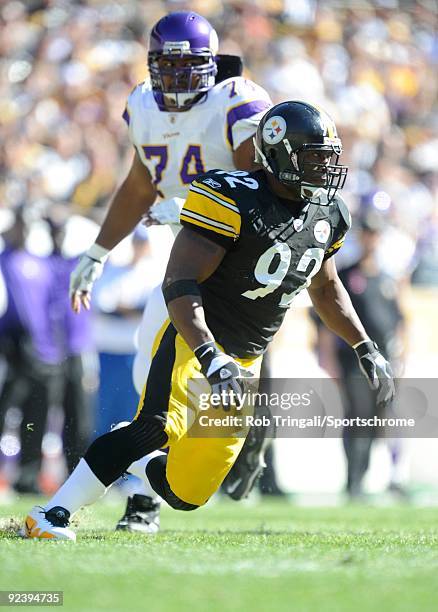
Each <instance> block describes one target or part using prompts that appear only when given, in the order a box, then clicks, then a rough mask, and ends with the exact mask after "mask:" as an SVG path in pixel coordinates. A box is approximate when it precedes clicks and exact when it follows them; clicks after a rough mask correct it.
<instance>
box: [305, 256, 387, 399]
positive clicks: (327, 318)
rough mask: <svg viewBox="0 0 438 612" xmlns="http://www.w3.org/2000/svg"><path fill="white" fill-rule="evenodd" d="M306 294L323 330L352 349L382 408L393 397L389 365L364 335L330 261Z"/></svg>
mask: <svg viewBox="0 0 438 612" xmlns="http://www.w3.org/2000/svg"><path fill="white" fill-rule="evenodd" d="M308 292H309V295H310V299H311V300H312V303H313V306H314V308H315V310H316V312H317V313H318V315H319V317H320V318H321V320H322V322H323V323H324V324H325V325H326V327H328V328H329V329H331V330H332V331H333V332H334V333H335V334H337V335H338V336H340V337H341V338H342V339H343V340H345V342H347V343H348V344H349V345H350V346H351V347H352V348H353V349H354V350H355V352H356V356H357V358H358V360H359V366H360V368H361V370H362V372H363V374H364V376H365V377H366V378H367V380H368V382H369V384H370V386H371V388H373V389H375V390H376V391H377V402H378V404H379V405H380V406H381V407H382V408H383V407H385V406H386V405H387V404H389V403H390V402H391V401H392V400H393V399H394V394H395V388H394V382H393V374H392V371H391V366H390V365H389V363H388V362H387V361H386V359H385V358H384V357H383V355H382V354H381V353H380V351H379V348H378V346H377V345H376V343H375V342H373V341H372V340H371V339H370V337H369V336H368V334H367V333H366V331H365V328H364V326H363V325H362V323H361V321H360V319H359V317H358V315H357V313H356V311H355V309H354V307H353V304H352V303H351V300H350V296H349V295H348V292H347V290H346V289H345V287H344V285H343V284H342V282H341V279H340V278H339V276H338V273H337V271H336V264H335V261H334V259H333V258H330V259H328V260H326V261H325V262H324V264H323V265H322V267H321V270H320V271H319V272H318V273H317V274H315V276H314V277H313V279H312V282H311V284H310V287H309V289H308Z"/></svg>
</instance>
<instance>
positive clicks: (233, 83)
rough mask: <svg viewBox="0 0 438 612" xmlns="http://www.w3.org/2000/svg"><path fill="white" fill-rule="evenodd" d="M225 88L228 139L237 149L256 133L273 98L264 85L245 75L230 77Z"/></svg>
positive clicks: (234, 148)
mask: <svg viewBox="0 0 438 612" xmlns="http://www.w3.org/2000/svg"><path fill="white" fill-rule="evenodd" d="M225 88H226V92H227V93H226V95H227V96H228V105H227V114H226V134H227V141H228V143H229V145H230V146H231V148H232V149H233V151H235V150H236V149H237V148H238V147H239V146H240V145H241V144H242V142H243V141H244V140H247V139H248V138H250V137H251V136H253V135H254V134H255V132H256V130H257V126H258V124H259V121H260V119H261V118H262V116H263V115H264V113H265V112H266V111H267V110H268V108H270V107H271V106H272V100H271V98H270V97H269V95H268V93H267V92H266V91H265V90H264V89H263V88H262V87H260V86H259V85H256V83H253V82H252V81H250V80H248V79H244V78H243V77H235V78H234V79H230V80H229V81H228V82H227V84H226V86H225Z"/></svg>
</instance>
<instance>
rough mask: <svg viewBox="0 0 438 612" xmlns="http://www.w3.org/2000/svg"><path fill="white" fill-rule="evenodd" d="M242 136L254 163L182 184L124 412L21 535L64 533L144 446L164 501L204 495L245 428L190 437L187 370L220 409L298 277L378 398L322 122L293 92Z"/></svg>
mask: <svg viewBox="0 0 438 612" xmlns="http://www.w3.org/2000/svg"><path fill="white" fill-rule="evenodd" d="M255 148H256V152H257V153H256V161H258V162H259V163H260V165H261V169H260V170H258V171H255V172H250V173H247V172H243V171H235V172H225V171H222V170H215V171H211V172H208V173H207V174H205V175H202V176H200V177H198V179H197V180H196V181H194V182H193V183H192V186H191V189H190V192H189V196H188V198H187V201H186V203H185V206H184V208H183V210H182V213H181V223H182V225H183V229H182V230H181V232H180V233H179V235H178V237H177V239H176V241H175V244H174V246H173V249H172V253H171V256H170V260H169V264H168V268H167V272H166V277H165V280H164V283H163V293H164V296H165V299H166V303H167V306H168V311H169V316H170V320H169V321H167V322H166V324H165V325H164V326H163V328H162V329H161V331H160V333H159V334H158V336H157V338H156V342H155V348H154V353H153V359H152V365H151V369H150V372H149V377H148V380H147V383H146V387H145V390H144V393H143V396H142V397H141V399H140V403H139V406H138V411H137V415H136V417H135V419H134V421H133V422H132V423H131V424H130V425H129V426H127V427H124V428H122V429H119V430H117V431H113V432H111V433H108V434H105V435H104V436H102V437H100V438H98V439H97V440H95V441H94V442H93V444H92V445H91V446H90V448H89V449H88V451H87V453H86V455H85V457H84V459H83V460H81V462H80V463H79V465H78V467H77V468H76V470H75V471H74V472H73V474H72V475H71V476H70V478H69V479H68V480H67V482H66V483H65V484H64V485H63V486H62V487H61V489H60V490H59V491H58V493H56V494H55V496H54V497H53V498H52V500H51V501H50V502H49V503H48V505H47V506H46V507H45V508H43V509H42V508H34V509H33V510H32V511H31V512H30V514H29V515H28V517H27V518H26V524H25V532H26V534H27V536H28V537H43V538H64V539H74V537H75V536H74V533H73V532H72V531H71V530H70V529H69V527H68V521H69V518H70V515H71V514H72V513H73V512H75V511H76V510H78V508H79V507H80V506H82V505H85V504H89V503H92V502H93V501H95V499H97V498H98V497H99V496H100V495H102V494H103V493H104V492H105V489H106V487H108V486H110V485H111V484H112V483H113V482H114V481H115V480H116V479H117V478H119V477H120V476H121V474H123V472H125V471H126V470H127V469H128V468H129V466H130V465H131V464H133V463H134V462H135V461H137V460H139V459H140V458H142V457H143V456H144V455H147V454H149V455H148V456H149V457H150V459H149V461H148V463H147V467H146V471H145V475H144V477H145V478H147V479H148V480H149V482H150V484H151V485H152V487H153V488H154V489H155V490H156V491H157V493H158V494H159V495H161V497H163V499H165V500H166V501H167V503H168V504H169V505H171V506H172V507H173V508H175V509H179V510H193V509H196V508H198V507H199V506H201V505H203V504H205V503H206V501H207V500H208V499H209V498H210V497H211V495H213V493H214V492H215V491H216V490H217V489H218V487H219V486H220V484H221V483H222V482H223V480H224V478H225V477H226V475H227V473H228V472H229V470H230V468H231V466H232V465H233V463H234V462H235V461H236V458H237V456H238V455H239V453H240V451H241V450H242V447H243V444H244V439H245V436H243V437H242V436H240V437H239V436H238V435H236V434H237V433H238V431H239V428H238V426H236V428H235V429H233V428H232V427H231V430H230V431H229V433H228V434H227V435H226V436H224V437H221V436H217V435H213V436H211V437H208V436H204V437H200V436H197V435H194V433H193V428H194V427H195V425H196V424H197V423H198V422H197V421H196V416H197V415H198V413H199V410H200V406H199V403H198V402H197V398H193V395H192V392H191V391H190V390H189V388H188V387H189V381H192V380H193V379H195V380H196V381H199V384H201V386H202V381H204V385H205V386H207V387H209V388H211V390H212V391H213V392H214V393H219V394H220V397H221V399H222V407H220V408H218V409H217V412H216V414H222V413H223V414H226V410H227V409H229V408H230V406H229V403H230V402H229V401H228V400H230V398H231V392H239V390H240V389H241V378H242V377H243V376H248V375H252V376H253V377H257V375H258V372H259V369H260V363H261V356H262V354H263V352H264V351H265V350H266V347H267V346H268V344H269V342H270V341H271V340H272V338H273V336H274V334H275V333H276V332H277V330H278V329H279V327H280V325H281V322H282V320H283V318H284V315H285V313H286V310H287V309H288V307H289V306H290V303H291V302H292V300H293V298H294V296H295V295H297V293H298V292H299V291H301V290H302V289H303V288H305V287H307V289H308V292H309V295H310V297H311V300H312V302H313V305H314V307H315V309H316V311H317V313H318V314H319V316H320V317H321V319H322V321H323V322H324V323H325V325H327V327H329V328H330V329H331V330H333V331H334V332H335V333H337V334H338V335H339V336H341V337H342V338H343V339H344V340H345V341H346V342H347V343H348V344H349V345H350V346H352V348H353V349H354V350H355V351H356V354H357V357H358V359H359V364H360V367H361V369H362V371H363V373H364V375H365V376H366V377H367V379H368V381H369V383H370V385H371V386H372V387H373V388H375V389H377V397H378V401H379V402H380V403H381V404H382V405H385V404H387V403H389V402H390V401H392V399H393V396H394V385H393V380H392V374H391V370H390V367H389V364H388V363H387V361H386V360H385V359H384V357H383V356H382V355H381V353H380V351H379V349H378V348H377V346H376V344H375V343H374V342H373V341H372V340H371V339H370V338H369V337H368V335H367V333H366V331H365V329H364V327H363V325H362V323H361V322H360V320H359V318H358V316H357V314H356V312H355V311H354V309H353V307H352V304H351V301H350V298H349V296H348V294H347V292H346V290H345V289H344V287H343V285H342V283H341V282H340V280H339V277H338V275H337V272H336V266H335V263H334V259H333V257H332V255H333V254H334V253H335V252H336V251H337V250H338V249H339V248H340V247H341V245H342V242H343V240H344V236H345V233H346V231H347V230H348V228H349V226H350V215H349V213H348V209H347V207H346V206H345V204H344V202H343V200H342V198H341V197H340V195H339V193H338V191H339V190H340V189H341V188H342V186H343V184H344V181H345V177H346V174H347V168H346V167H344V166H342V165H340V164H339V156H340V154H341V151H342V147H341V141H340V139H339V138H338V136H337V133H336V128H335V125H334V123H333V121H332V120H331V119H330V117H328V115H326V114H325V113H324V112H323V111H322V110H320V109H317V108H315V107H314V106H311V105H309V104H306V103H304V102H283V103H281V104H278V105H277V106H274V107H273V108H271V109H270V110H269V111H268V112H267V113H266V115H265V116H264V117H263V119H262V120H261V122H260V125H259V127H258V130H257V134H256V138H255ZM200 372H201V373H202V374H203V375H204V377H205V378H202V377H201V379H199V373H200ZM197 375H198V378H196V377H197ZM207 382H208V383H209V385H207ZM204 388H205V387H204ZM193 416H195V425H194V424H193ZM190 419H191V420H190ZM240 431H242V429H241V428H240ZM246 433H247V430H246ZM165 448H167V449H168V453H167V454H165V453H163V452H162V450H161V449H165Z"/></svg>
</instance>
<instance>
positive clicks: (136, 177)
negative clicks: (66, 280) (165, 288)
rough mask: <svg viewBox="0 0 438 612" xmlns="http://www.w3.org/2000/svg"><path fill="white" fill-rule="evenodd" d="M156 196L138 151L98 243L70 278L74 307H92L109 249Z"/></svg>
mask: <svg viewBox="0 0 438 612" xmlns="http://www.w3.org/2000/svg"><path fill="white" fill-rule="evenodd" d="M155 198H156V189H155V185H154V184H153V182H152V179H151V176H150V174H149V172H148V170H147V168H146V167H145V166H144V165H143V164H142V162H141V160H140V158H139V156H138V154H137V153H136V154H135V157H134V160H133V162H132V165H131V169H130V171H129V173H128V176H127V177H126V179H125V180H124V181H123V183H122V184H121V185H120V187H119V188H118V189H117V191H116V193H115V194H114V197H113V199H112V202H111V204H110V207H109V210H108V212H107V215H106V217H105V220H104V222H103V224H102V227H101V229H100V232H99V235H98V236H97V238H96V242H95V243H94V244H93V245H91V247H90V248H89V249H88V251H87V252H86V253H85V254H84V255H83V256H82V257H81V259H80V260H79V263H78V265H77V266H76V268H75V269H74V270H73V272H72V274H71V277H70V299H71V305H72V308H73V310H74V311H75V312H76V313H79V312H80V310H81V305H82V306H84V307H85V308H86V309H87V310H88V309H89V308H90V297H91V290H92V287H93V284H94V282H95V281H96V280H97V279H98V278H99V276H100V275H101V274H102V269H103V265H104V263H105V261H106V259H107V258H108V255H109V252H110V251H111V249H113V248H114V247H115V246H116V245H117V244H118V243H119V242H120V241H121V240H122V239H123V238H125V237H126V236H127V235H128V234H130V233H131V232H132V230H133V229H134V228H135V226H136V225H137V223H138V222H139V221H140V219H141V218H142V216H143V215H144V213H145V212H146V211H147V210H148V209H149V207H150V206H151V205H152V204H153V203H154V201H155Z"/></svg>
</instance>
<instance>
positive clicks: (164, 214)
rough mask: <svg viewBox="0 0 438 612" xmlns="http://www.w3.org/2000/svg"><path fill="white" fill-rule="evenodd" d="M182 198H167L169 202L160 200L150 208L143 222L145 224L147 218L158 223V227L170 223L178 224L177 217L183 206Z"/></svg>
mask: <svg viewBox="0 0 438 612" xmlns="http://www.w3.org/2000/svg"><path fill="white" fill-rule="evenodd" d="M184 203H185V199H184V198H169V200H161V202H157V203H156V204H154V205H153V206H152V208H150V210H149V212H148V213H147V214H146V215H145V217H144V218H145V221H146V223H147V221H148V218H149V219H150V220H152V222H154V221H155V223H159V224H160V225H167V224H172V223H179V215H180V213H181V210H182V207H183V206H184Z"/></svg>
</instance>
